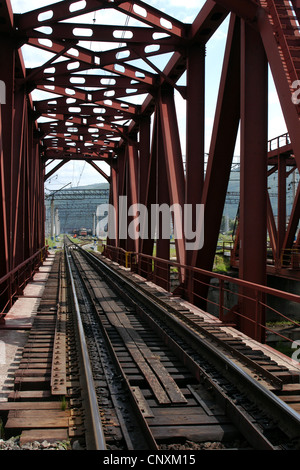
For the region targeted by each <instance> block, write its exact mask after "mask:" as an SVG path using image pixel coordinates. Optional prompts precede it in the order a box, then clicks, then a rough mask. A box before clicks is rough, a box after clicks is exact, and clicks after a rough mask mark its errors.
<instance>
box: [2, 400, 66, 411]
mask: <svg viewBox="0 0 300 470" xmlns="http://www.w3.org/2000/svg"><path fill="white" fill-rule="evenodd" d="M33 408H34V410H56V411H61V403H60V402H58V401H41V402H36V403H34V405H33V404H32V402H31V401H15V402H9V401H6V402H0V410H1V411H12V410H32V409H33Z"/></svg>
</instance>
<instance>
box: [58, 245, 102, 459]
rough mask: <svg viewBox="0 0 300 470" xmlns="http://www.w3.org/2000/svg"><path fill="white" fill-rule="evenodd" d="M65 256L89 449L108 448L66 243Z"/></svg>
mask: <svg viewBox="0 0 300 470" xmlns="http://www.w3.org/2000/svg"><path fill="white" fill-rule="evenodd" d="M65 257H66V261H67V267H68V269H67V274H68V276H69V280H70V286H71V292H72V300H73V306H74V310H75V313H76V319H77V323H76V325H77V329H78V334H79V339H80V341H79V343H80V352H81V358H82V367H83V371H84V374H83V375H82V378H83V380H84V382H85V387H86V391H87V398H86V400H85V405H86V411H87V412H88V421H89V424H91V432H89V431H87V442H86V444H87V450H106V449H107V448H106V442H105V436H104V432H103V428H102V423H101V417H100V414H99V407H98V401H97V396H96V391H95V387H94V380H93V373H92V368H91V363H90V359H89V355H88V350H87V344H86V339H85V334H84V328H83V324H82V320H81V314H80V307H79V302H78V298H77V294H76V287H75V282H74V277H73V274H72V270H71V265H70V261H69V257H70V254H69V252H68V247H67V246H66V245H65Z"/></svg>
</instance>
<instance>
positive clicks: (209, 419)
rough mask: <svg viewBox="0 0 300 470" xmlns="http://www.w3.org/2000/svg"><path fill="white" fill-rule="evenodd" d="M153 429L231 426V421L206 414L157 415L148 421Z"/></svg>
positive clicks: (224, 417) (223, 417)
mask: <svg viewBox="0 0 300 470" xmlns="http://www.w3.org/2000/svg"><path fill="white" fill-rule="evenodd" d="M147 421H148V424H149V426H151V429H152V428H153V427H155V426H167V427H169V426H179V427H181V426H193V425H202V426H207V425H212V424H230V421H229V419H228V418H227V417H226V416H218V417H216V416H207V415H204V414H200V413H199V414H197V413H194V414H188V415H187V414H186V415H185V414H183V413H180V414H177V413H168V414H162V415H157V414H156V415H155V417H153V418H150V417H149V418H148V419H147Z"/></svg>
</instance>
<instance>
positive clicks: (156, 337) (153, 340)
mask: <svg viewBox="0 0 300 470" xmlns="http://www.w3.org/2000/svg"><path fill="white" fill-rule="evenodd" d="M66 257H67V260H68V265H69V270H70V273H69V276H70V279H71V284H72V290H73V295H74V301H73V302H74V306H76V308H77V312H78V314H79V313H80V316H81V326H80V330H81V333H84V339H83V343H82V355H83V356H85V355H87V353H86V350H85V349H84V348H85V347H87V349H88V350H89V353H88V360H87V361H86V362H87V364H88V367H87V369H88V377H89V378H88V379H87V380H86V383H87V384H88V385H87V387H88V389H90V391H89V392H88V395H90V397H91V401H90V402H89V403H90V404H89V405H87V407H88V408H90V409H96V411H95V412H94V413H93V412H92V413H87V415H88V416H90V417H89V418H86V425H85V428H86V429H91V430H95V435H94V436H93V432H91V433H90V436H87V448H101V449H111V450H114V449H119V450H140V449H144V450H147V449H159V450H161V449H185V450H188V449H194V450H195V449H201V448H202V446H203V444H204V443H205V444H206V443H207V442H221V443H222V445H223V446H224V447H225V448H247V449H248V448H249V449H272V450H275V449H298V448H299V438H300V415H299V414H298V412H297V411H296V410H295V409H293V408H292V407H291V406H290V405H289V404H288V403H287V402H289V403H290V402H292V400H291V393H292V392H296V393H298V395H299V391H298V390H299V375H298V373H297V372H295V373H293V372H290V371H289V370H287V369H284V368H282V367H281V366H279V365H278V364H276V363H274V362H272V361H271V360H270V358H268V357H267V356H264V355H263V354H259V353H258V352H257V351H254V350H251V348H247V347H245V345H243V344H241V341H240V340H236V339H235V338H233V337H232V336H231V335H228V334H226V333H224V331H223V330H222V328H221V327H220V326H219V325H217V326H213V325H212V324H205V322H204V321H203V320H202V319H201V318H200V317H198V316H197V315H194V314H193V313H192V312H191V311H189V310H188V309H187V308H183V307H182V305H181V304H180V303H179V302H176V300H175V299H171V298H170V297H169V296H167V295H166V294H163V293H160V292H159V291H158V290H157V289H151V288H150V287H149V286H148V285H147V284H146V282H144V281H142V280H141V281H140V282H137V280H136V279H135V280H134V279H133V276H132V275H130V273H128V272H127V271H124V270H122V269H116V267H115V266H114V265H113V263H111V262H110V261H109V260H103V261H101V260H100V259H98V258H97V256H95V255H94V254H91V253H88V252H86V251H84V250H83V249H81V248H79V247H78V246H75V245H72V244H71V243H70V242H68V241H67V242H66ZM296 382H298V383H296ZM94 385H95V388H94V387H93V386H94ZM297 387H298V388H297ZM284 400H285V401H284ZM295 401H297V399H296V398H295ZM93 416H94V418H95V417H96V419H94V420H93Z"/></svg>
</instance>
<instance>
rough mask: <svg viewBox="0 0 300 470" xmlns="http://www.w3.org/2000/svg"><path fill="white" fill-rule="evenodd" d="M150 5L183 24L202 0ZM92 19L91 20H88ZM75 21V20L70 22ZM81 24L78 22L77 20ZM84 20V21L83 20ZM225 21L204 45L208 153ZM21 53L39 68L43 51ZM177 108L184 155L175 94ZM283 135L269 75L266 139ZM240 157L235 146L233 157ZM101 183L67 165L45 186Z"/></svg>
mask: <svg viewBox="0 0 300 470" xmlns="http://www.w3.org/2000/svg"><path fill="white" fill-rule="evenodd" d="M11 3H12V7H13V11H14V12H15V13H22V12H26V11H29V10H32V9H35V8H37V7H42V6H47V5H51V4H53V3H57V2H56V1H53V0H39V1H38V2H37V1H36V0H35V1H34V0H11ZM146 3H148V4H149V5H151V6H154V7H155V8H158V9H160V10H162V11H164V12H166V13H167V14H169V15H170V16H173V17H174V18H177V19H179V20H180V21H182V22H184V23H192V22H193V21H194V19H195V17H196V16H197V14H198V13H199V11H200V9H201V7H202V6H203V4H204V3H205V0H188V1H186V2H183V1H182V0H148V1H146ZM89 18H90V19H91V20H92V19H93V15H92V17H91V16H90V17H89ZM125 20H126V17H125V16H124V15H122V14H120V15H118V14H116V12H114V15H111V13H110V12H109V11H102V12H99V13H98V14H97V19H96V21H97V22H99V23H102V24H103V23H107V24H118V23H117V22H119V24H120V25H124V21H125ZM72 21H74V20H72ZM80 21H81V20H80ZM85 21H86V19H85ZM129 24H130V25H134V24H136V23H135V21H134V20H132V19H131V20H130V23H129ZM227 27H228V21H227V20H226V21H225V22H224V23H223V24H222V25H221V27H220V28H219V29H218V31H217V32H216V33H215V34H214V36H213V37H212V39H211V40H210V41H209V42H208V44H207V54H206V81H207V85H206V135H205V150H206V152H208V150H209V141H210V134H211V129H212V124H213V120H214V112H215V103H216V98H217V94H218V87H219V78H220V73H221V68H222V61H223V53H224V47H225V41H226V32H227ZM23 54H24V58H25V63H26V66H28V67H32V66H36V65H38V64H39V63H40V62H39V61H40V60H42V61H43V62H44V61H45V60H46V58H45V52H42V53H39V51H38V50H37V49H33V48H30V47H24V49H23ZM175 96H176V105H177V115H178V122H179V127H180V130H181V133H180V134H181V144H182V152H183V154H184V153H185V102H184V100H183V99H182V98H181V96H180V95H179V94H176V95H175ZM284 132H286V126H285V123H284V120H283V118H282V113H281V109H280V106H279V103H278V97H277V93H276V90H275V88H274V85H273V80H272V77H271V75H270V89H269V138H273V137H276V136H278V135H280V134H283V133H284ZM238 154H239V148H238V145H237V148H236V155H238ZM104 168H105V167H104ZM103 181H104V180H103V179H102V178H101V177H100V175H99V174H98V173H97V172H96V171H95V170H93V169H92V167H90V165H88V164H83V163H79V162H78V163H76V164H74V163H73V162H70V163H69V164H66V165H65V166H64V167H63V168H62V169H61V170H60V171H59V172H58V173H56V174H55V175H54V176H53V177H52V178H51V179H50V180H48V181H47V183H46V188H47V189H50V190H53V189H57V188H60V187H62V186H64V185H65V184H67V183H72V186H73V187H76V186H77V185H85V184H94V183H97V182H103Z"/></svg>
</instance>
